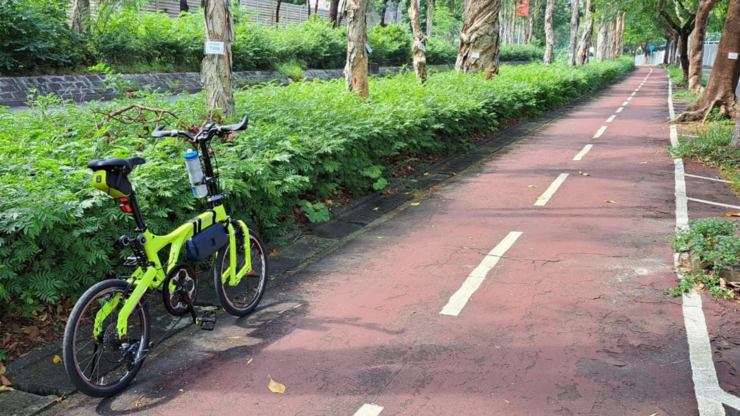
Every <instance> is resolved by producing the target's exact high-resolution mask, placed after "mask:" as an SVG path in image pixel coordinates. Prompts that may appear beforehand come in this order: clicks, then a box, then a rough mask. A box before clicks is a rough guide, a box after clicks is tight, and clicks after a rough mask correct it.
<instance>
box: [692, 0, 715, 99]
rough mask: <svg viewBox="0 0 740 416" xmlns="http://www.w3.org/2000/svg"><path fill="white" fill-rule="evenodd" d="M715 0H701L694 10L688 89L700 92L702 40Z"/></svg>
mask: <svg viewBox="0 0 740 416" xmlns="http://www.w3.org/2000/svg"><path fill="white" fill-rule="evenodd" d="M716 3H717V0H701V1H700V2H699V9H698V10H697V11H696V23H694V40H693V42H691V51H690V52H689V91H690V92H701V90H702V88H703V87H702V86H701V76H702V67H703V65H702V64H703V61H704V41H705V40H706V38H707V20H709V13H710V12H711V11H712V9H713V8H714V5H715V4H716Z"/></svg>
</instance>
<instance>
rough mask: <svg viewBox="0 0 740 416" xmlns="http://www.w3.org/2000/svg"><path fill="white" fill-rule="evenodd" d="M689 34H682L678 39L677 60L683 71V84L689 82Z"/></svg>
mask: <svg viewBox="0 0 740 416" xmlns="http://www.w3.org/2000/svg"><path fill="white" fill-rule="evenodd" d="M690 34H691V32H683V33H681V34H680V35H679V39H678V59H679V61H680V64H681V65H680V67H681V69H683V82H689V35H690Z"/></svg>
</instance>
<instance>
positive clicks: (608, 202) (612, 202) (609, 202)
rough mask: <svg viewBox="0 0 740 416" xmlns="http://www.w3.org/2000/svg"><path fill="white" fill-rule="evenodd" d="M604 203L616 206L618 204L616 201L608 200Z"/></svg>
mask: <svg viewBox="0 0 740 416" xmlns="http://www.w3.org/2000/svg"><path fill="white" fill-rule="evenodd" d="M604 202H606V203H607V204H616V203H617V202H616V201H610V200H608V199H605V200H604Z"/></svg>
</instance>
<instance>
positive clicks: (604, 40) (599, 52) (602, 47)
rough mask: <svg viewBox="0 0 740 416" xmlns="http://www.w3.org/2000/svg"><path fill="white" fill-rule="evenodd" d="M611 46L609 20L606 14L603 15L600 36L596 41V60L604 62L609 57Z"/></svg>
mask: <svg viewBox="0 0 740 416" xmlns="http://www.w3.org/2000/svg"><path fill="white" fill-rule="evenodd" d="M608 48H609V22H607V21H606V17H605V16H601V22H600V24H599V38H598V39H597V41H596V53H595V55H596V56H595V58H596V62H602V61H605V60H606V59H607V50H608Z"/></svg>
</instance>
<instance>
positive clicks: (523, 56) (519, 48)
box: [499, 44, 545, 62]
mask: <svg viewBox="0 0 740 416" xmlns="http://www.w3.org/2000/svg"><path fill="white" fill-rule="evenodd" d="M543 56H545V49H544V48H541V47H539V46H535V45H518V44H505V45H501V50H500V51H499V59H500V60H501V61H504V62H516V61H542V57H543Z"/></svg>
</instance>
